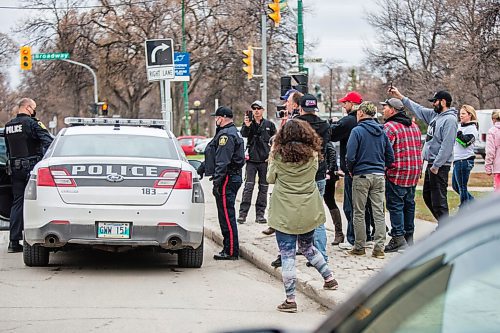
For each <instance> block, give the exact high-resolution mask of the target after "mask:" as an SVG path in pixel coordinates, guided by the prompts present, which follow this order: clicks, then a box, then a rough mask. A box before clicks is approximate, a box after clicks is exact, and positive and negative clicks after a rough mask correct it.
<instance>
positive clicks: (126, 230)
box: [97, 222, 131, 239]
mask: <svg viewBox="0 0 500 333" xmlns="http://www.w3.org/2000/svg"><path fill="white" fill-rule="evenodd" d="M130 225H131V223H121V222H97V238H119V239H123V238H130Z"/></svg>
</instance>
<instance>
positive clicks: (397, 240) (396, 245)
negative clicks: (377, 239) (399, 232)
mask: <svg viewBox="0 0 500 333" xmlns="http://www.w3.org/2000/svg"><path fill="white" fill-rule="evenodd" d="M407 247H408V244H406V240H405V238H404V237H403V236H395V237H392V238H391V240H390V241H389V244H387V245H386V246H385V249H384V252H398V250H403V249H405V248H407Z"/></svg>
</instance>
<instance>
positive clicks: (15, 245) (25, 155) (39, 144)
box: [5, 98, 53, 253]
mask: <svg viewBox="0 0 500 333" xmlns="http://www.w3.org/2000/svg"><path fill="white" fill-rule="evenodd" d="M35 110H36V103H35V101H34V100H32V99H30V98H23V99H21V100H20V101H19V104H18V111H17V117H16V118H14V119H12V120H10V121H9V122H8V123H7V124H6V125H5V143H6V148H7V156H8V157H9V166H10V170H11V179H12V193H13V196H14V201H13V203H12V209H11V212H10V242H9V248H8V252H9V253H13V252H22V251H23V246H22V245H21V244H19V241H20V240H21V239H22V238H23V235H22V233H23V229H24V221H23V203H24V188H25V187H26V184H27V183H28V179H29V176H30V171H31V170H32V169H33V167H34V166H35V164H36V163H37V162H38V161H40V160H41V159H42V157H43V155H44V153H45V151H46V150H47V149H48V148H49V146H50V144H51V143H52V140H53V139H52V137H51V136H50V134H49V132H48V131H47V128H46V127H45V126H44V125H43V124H42V122H40V121H38V119H36V118H35V115H36V111H35Z"/></svg>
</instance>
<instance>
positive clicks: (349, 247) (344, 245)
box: [339, 242, 352, 250]
mask: <svg viewBox="0 0 500 333" xmlns="http://www.w3.org/2000/svg"><path fill="white" fill-rule="evenodd" d="M339 248H340V249H341V250H352V245H351V244H350V243H347V242H346V243H340V244H339Z"/></svg>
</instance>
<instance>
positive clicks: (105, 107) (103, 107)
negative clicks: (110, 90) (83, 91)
mask: <svg viewBox="0 0 500 333" xmlns="http://www.w3.org/2000/svg"><path fill="white" fill-rule="evenodd" d="M101 114H102V115H103V116H107V115H108V103H106V102H104V104H102V105H101Z"/></svg>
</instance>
